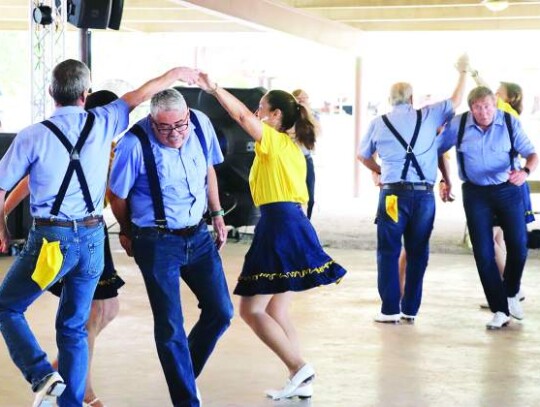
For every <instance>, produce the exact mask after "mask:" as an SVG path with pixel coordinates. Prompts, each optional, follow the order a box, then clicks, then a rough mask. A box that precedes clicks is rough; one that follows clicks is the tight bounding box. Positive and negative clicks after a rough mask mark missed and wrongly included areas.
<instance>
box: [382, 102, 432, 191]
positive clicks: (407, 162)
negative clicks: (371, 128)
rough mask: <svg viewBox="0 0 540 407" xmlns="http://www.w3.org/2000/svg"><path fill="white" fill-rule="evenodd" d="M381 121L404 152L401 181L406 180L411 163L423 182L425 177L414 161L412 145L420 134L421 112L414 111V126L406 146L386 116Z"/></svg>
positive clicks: (415, 160)
mask: <svg viewBox="0 0 540 407" xmlns="http://www.w3.org/2000/svg"><path fill="white" fill-rule="evenodd" d="M382 120H383V122H384V124H386V127H388V129H389V130H390V132H391V133H392V134H393V135H394V137H395V138H396V139H397V141H399V143H400V144H401V145H402V146H403V148H404V149H405V151H406V155H405V164H404V165H403V171H401V181H405V180H406V177H407V172H409V165H410V164H411V162H412V165H413V167H414V169H415V170H416V172H417V173H418V176H419V177H420V179H421V180H422V181H425V180H426V177H425V176H424V172H423V171H422V168H420V164H419V163H418V160H417V159H416V156H415V155H414V152H413V149H414V145H415V144H416V140H417V139H418V134H419V133H420V125H421V124H422V111H421V110H417V111H416V126H415V127H414V133H413V136H412V139H411V143H410V144H407V142H406V141H405V140H404V139H403V137H402V136H401V134H399V133H398V131H397V130H396V129H395V127H394V126H392V123H390V120H388V117H387V116H386V115H383V116H382Z"/></svg>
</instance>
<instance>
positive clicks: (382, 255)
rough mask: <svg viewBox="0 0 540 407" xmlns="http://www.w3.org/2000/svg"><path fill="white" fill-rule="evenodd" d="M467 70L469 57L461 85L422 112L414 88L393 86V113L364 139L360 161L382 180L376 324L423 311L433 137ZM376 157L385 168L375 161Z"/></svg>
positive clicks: (450, 111)
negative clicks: (402, 267)
mask: <svg viewBox="0 0 540 407" xmlns="http://www.w3.org/2000/svg"><path fill="white" fill-rule="evenodd" d="M467 65H468V58H467V57H466V56H463V57H461V58H460V59H459V60H458V63H457V64H456V68H457V69H458V71H459V80H458V83H457V85H456V88H455V90H454V93H453V94H452V96H451V98H450V99H448V100H445V101H443V102H440V103H435V104H433V105H428V106H425V107H423V108H422V109H418V110H415V109H414V108H413V100H412V93H413V92H412V87H411V85H409V84H408V83H403V82H400V83H396V84H394V85H393V86H392V88H391V90H390V104H391V105H392V111H391V112H390V113H388V114H386V115H383V116H379V117H376V118H375V119H373V121H372V122H371V124H370V126H369V129H368V132H367V134H366V135H365V137H364V138H363V139H362V142H361V145H360V150H359V152H358V159H359V160H360V161H361V162H362V163H363V164H364V165H365V166H366V167H367V168H369V169H370V170H371V171H374V172H376V173H377V174H380V180H381V183H382V187H381V191H380V195H379V206H378V210H377V220H376V223H377V269H378V289H379V295H380V297H381V300H382V306H381V311H380V313H379V314H378V315H377V316H376V317H375V321H376V322H383V323H398V322H400V321H405V322H409V323H413V322H414V320H415V318H416V314H417V313H418V309H419V308H420V302H421V299H422V282H423V278H424V273H425V270H426V267H427V263H428V257H429V238H430V236H431V231H432V229H433V221H434V218H435V200H434V196H433V184H434V183H435V181H436V177H437V147H436V143H435V137H436V136H437V129H438V128H439V127H440V126H442V125H443V124H444V123H446V122H447V121H448V120H450V119H451V118H452V116H453V115H454V109H455V108H456V107H457V106H458V105H459V104H460V103H461V99H462V97H463V92H464V88H465V79H466V72H467ZM375 153H377V154H378V155H379V158H380V161H381V164H378V163H377V161H376V160H375V157H374V154H375ZM402 238H403V242H404V246H405V251H406V253H407V267H406V278H405V289H404V293H403V297H401V293H400V283H399V272H398V269H399V267H398V258H399V254H400V251H401V245H402V243H401V242H402Z"/></svg>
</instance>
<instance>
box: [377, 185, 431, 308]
mask: <svg viewBox="0 0 540 407" xmlns="http://www.w3.org/2000/svg"><path fill="white" fill-rule="evenodd" d="M388 195H396V196H397V197H398V221H397V222H394V220H392V219H391V218H390V216H388V214H387V213H386V204H385V201H386V197H387V196H388ZM434 219H435V199H434V197H433V191H408V190H406V191H402V190H386V189H381V192H380V194H379V207H378V211H377V270H378V288H379V295H380V297H381V300H382V306H381V312H382V313H383V314H387V315H392V314H399V313H400V312H403V313H404V314H407V315H411V316H414V315H416V314H417V313H418V309H419V308H420V303H421V301H422V284H423V281H424V273H425V271H426V267H427V263H428V259H429V238H430V237H431V231H432V230H433V221H434ZM402 238H403V242H404V245H405V250H406V251H407V270H406V278H405V291H404V293H403V298H402V299H401V306H400V297H401V293H400V289H399V265H398V259H399V253H400V251H401V240H402Z"/></svg>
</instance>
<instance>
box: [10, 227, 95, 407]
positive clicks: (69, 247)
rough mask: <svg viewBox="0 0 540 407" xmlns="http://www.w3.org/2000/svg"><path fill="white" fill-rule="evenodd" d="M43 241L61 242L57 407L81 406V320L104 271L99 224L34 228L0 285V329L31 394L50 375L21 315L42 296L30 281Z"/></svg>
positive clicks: (84, 352)
mask: <svg viewBox="0 0 540 407" xmlns="http://www.w3.org/2000/svg"><path fill="white" fill-rule="evenodd" d="M43 238H45V239H47V241H49V242H52V241H60V250H61V251H62V254H63V256H64V260H63V264H62V268H61V270H60V272H59V273H58V276H57V277H56V279H55V281H58V280H59V279H60V278H64V289H63V291H62V296H61V297H60V303H59V308H58V313H57V316H56V343H57V346H58V372H59V373H60V375H61V376H62V378H63V379H64V381H65V382H66V385H67V387H66V390H65V391H64V393H63V394H62V396H60V397H59V399H58V405H59V406H60V407H80V406H81V405H82V402H83V398H84V392H85V384H86V374H87V369H88V345H87V340H86V338H87V333H86V322H87V320H88V316H89V313H90V305H91V303H92V296H93V294H94V290H95V288H96V285H97V282H98V279H99V276H100V274H101V272H102V270H103V245H104V239H105V236H104V232H103V223H100V224H98V225H96V226H92V227H80V226H79V227H59V226H33V227H32V229H31V230H30V233H29V235H28V239H27V241H26V244H25V246H24V249H23V250H22V251H21V253H20V254H19V256H18V257H17V259H16V260H15V262H14V263H13V264H12V266H11V267H10V269H9V271H8V273H7V275H6V277H5V279H4V281H3V282H2V285H1V286H0V330H1V331H2V335H3V336H4V340H5V341H6V345H7V347H8V349H9V353H10V355H11V358H12V359H13V362H14V363H15V364H16V365H17V367H18V368H19V369H20V370H21V372H22V373H23V375H24V377H25V379H26V380H27V381H28V382H30V383H31V384H32V389H33V390H34V391H36V390H37V389H38V388H39V385H40V384H41V383H42V381H43V380H44V379H45V378H46V377H47V376H49V375H50V374H51V373H52V372H54V370H53V368H52V366H51V364H50V363H49V361H48V360H47V355H46V354H45V352H44V351H43V350H42V349H41V347H40V346H39V344H38V342H37V340H36V338H35V337H34V334H33V333H32V331H31V330H30V327H29V326H28V323H27V321H26V318H25V317H24V313H25V311H26V309H27V308H28V307H29V306H30V305H31V304H32V303H33V302H34V301H35V300H36V299H37V298H38V297H39V296H40V295H41V294H43V292H44V290H43V291H42V290H41V289H40V288H39V286H38V285H37V284H36V283H35V282H34V281H33V280H32V278H31V275H32V273H33V271H34V269H35V266H36V261H37V257H38V255H39V250H40V249H41V245H42V241H43ZM55 281H53V282H52V283H51V284H50V285H52V284H54V282H55Z"/></svg>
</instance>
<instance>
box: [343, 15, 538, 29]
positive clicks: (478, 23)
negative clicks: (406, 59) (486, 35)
mask: <svg viewBox="0 0 540 407" xmlns="http://www.w3.org/2000/svg"><path fill="white" fill-rule="evenodd" d="M350 25H351V26H353V27H357V28H358V29H362V30H365V31H487V30H490V31H493V30H509V31H516V30H540V16H538V17H535V18H527V19H524V20H515V19H514V20H501V19H498V20H495V21H491V20H469V21H465V20H453V21H433V20H424V21H420V20H416V21H414V20H408V21H404V20H401V21H398V20H395V21H383V22H369V21H368V22H363V23H350Z"/></svg>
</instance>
